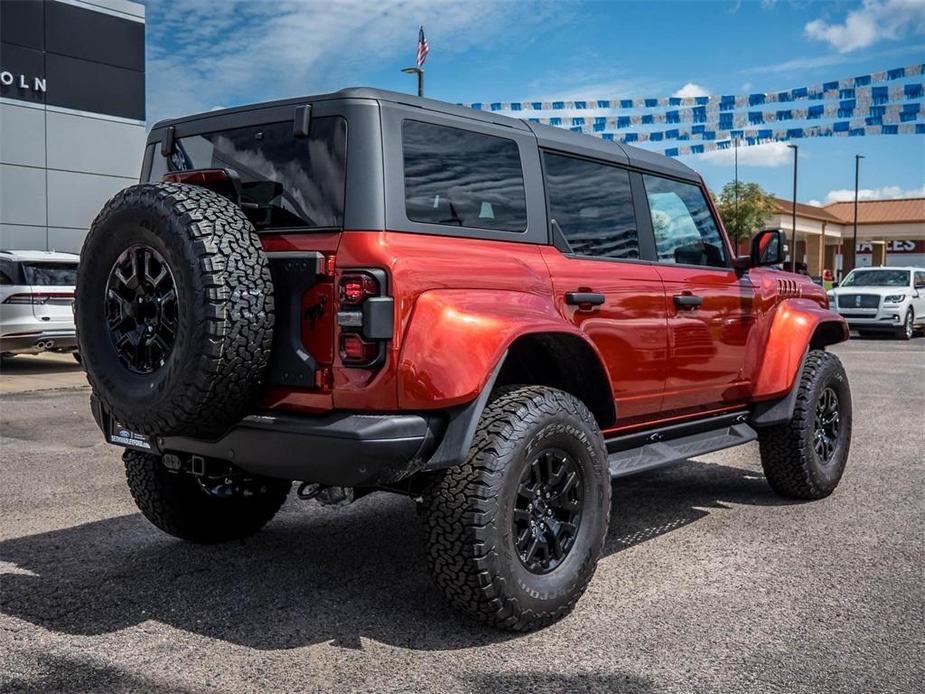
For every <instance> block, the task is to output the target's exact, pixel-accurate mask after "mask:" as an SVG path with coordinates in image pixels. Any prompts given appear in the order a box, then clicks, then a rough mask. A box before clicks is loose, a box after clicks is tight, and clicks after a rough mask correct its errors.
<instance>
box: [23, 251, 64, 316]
mask: <svg viewBox="0 0 925 694" xmlns="http://www.w3.org/2000/svg"><path fill="white" fill-rule="evenodd" d="M22 270H23V273H24V274H25V279H26V283H27V284H28V285H29V286H30V288H31V291H32V312H33V314H34V315H35V317H36V318H38V319H39V320H41V321H43V322H48V323H50V324H53V325H55V326H62V325H73V323H74V310H73V305H74V285H75V284H76V282H77V263H72V262H52V261H41V262H35V261H29V262H24V263H23V264H22Z"/></svg>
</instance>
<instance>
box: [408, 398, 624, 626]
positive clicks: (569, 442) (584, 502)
mask: <svg viewBox="0 0 925 694" xmlns="http://www.w3.org/2000/svg"><path fill="white" fill-rule="evenodd" d="M609 517H610V473H609V470H608V467H607V453H606V451H605V449H604V441H603V438H602V436H601V433H600V430H599V429H598V426H597V422H596V421H595V419H594V416H593V415H592V414H591V413H590V412H589V411H588V409H587V407H585V405H584V404H583V403H582V402H581V401H579V400H578V399H576V398H575V397H573V396H571V395H569V394H568V393H564V392H562V391H559V390H554V389H551V388H543V387H537V386H517V387H506V388H501V389H499V390H498V391H497V392H496V393H494V394H493V395H492V399H491V400H490V401H489V403H488V405H487V406H486V408H485V411H484V413H483V414H482V417H481V420H480V422H479V429H478V432H477V433H476V437H475V440H474V441H473V443H472V448H471V449H470V452H469V458H468V460H467V461H466V462H465V463H464V464H463V465H460V466H458V467H455V468H451V469H449V470H446V471H445V472H443V473H442V474H441V475H440V477H439V478H438V479H437V480H436V481H435V483H434V484H433V485H432V487H431V489H430V490H429V492H428V493H427V494H426V496H425V500H424V521H425V528H426V531H427V539H428V559H429V563H430V568H431V572H432V574H433V577H434V581H435V582H436V584H437V586H438V587H439V588H440V589H441V590H442V591H443V593H444V595H445V596H446V598H447V599H448V600H449V602H450V603H451V604H452V605H453V606H454V607H456V608H457V609H459V610H461V611H463V612H465V613H466V614H469V615H471V616H474V617H476V618H478V619H480V620H482V621H484V622H487V623H489V624H491V625H493V626H496V627H499V628H503V629H508V630H512V631H526V630H529V629H534V628H538V627H542V626H545V625H547V624H551V623H552V622H555V621H556V620H558V619H560V618H562V617H563V616H565V615H566V614H568V613H569V612H570V611H571V610H572V608H573V607H574V606H575V603H576V602H577V601H578V599H579V598H580V597H581V595H582V594H583V593H584V591H585V589H586V588H587V586H588V583H589V582H590V580H591V577H592V576H593V575H594V571H595V568H596V567H597V561H598V558H599V557H600V554H601V551H602V548H603V543H604V536H605V535H606V533H607V523H608V520H609Z"/></svg>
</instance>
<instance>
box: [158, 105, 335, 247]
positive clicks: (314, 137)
mask: <svg viewBox="0 0 925 694" xmlns="http://www.w3.org/2000/svg"><path fill="white" fill-rule="evenodd" d="M346 165H347V122H346V121H345V120H344V119H343V118H340V117H337V116H327V117H324V118H314V119H312V122H311V133H310V135H309V136H308V137H294V136H293V134H292V121H287V122H284V123H267V124H264V125H258V126H253V127H246V128H236V129H233V130H221V131H218V132H214V133H204V134H202V135H192V136H189V137H182V138H180V139H178V140H177V142H176V148H175V152H174V153H173V155H171V156H170V157H169V158H166V159H165V158H164V157H163V156H160V153H159V151H158V155H157V156H155V157H154V161H153V162H152V166H151V173H150V175H149V176H148V180H150V181H159V180H160V179H161V178H162V177H163V175H164V174H165V173H167V172H168V171H189V170H191V169H229V170H231V171H233V172H234V173H236V174H237V176H238V177H239V178H240V181H241V208H242V209H243V210H244V213H245V214H246V215H247V216H248V218H249V219H250V220H251V223H252V224H253V225H254V227H255V228H256V229H257V230H258V231H261V230H264V229H283V228H291V227H298V228H331V227H333V228H340V227H342V226H343V223H344V186H345V181H346Z"/></svg>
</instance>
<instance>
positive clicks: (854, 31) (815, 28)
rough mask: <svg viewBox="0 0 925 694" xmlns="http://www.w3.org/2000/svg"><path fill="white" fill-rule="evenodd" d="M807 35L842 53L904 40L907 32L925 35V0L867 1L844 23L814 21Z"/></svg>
mask: <svg viewBox="0 0 925 694" xmlns="http://www.w3.org/2000/svg"><path fill="white" fill-rule="evenodd" d="M804 31H805V32H806V35H807V36H808V37H809V38H811V39H816V40H817V41H825V42H826V43H828V44H829V45H831V46H832V48H834V49H835V50H836V51H838V52H839V53H850V52H851V51H855V50H857V49H859V48H867V47H868V46H872V45H873V44H875V43H877V42H878V41H881V40H895V39H899V38H902V37H903V36H905V35H906V34H907V32H909V33H912V34H920V33H923V32H925V0H864V2H863V3H862V4H861V6H860V7H859V8H857V9H855V10H852V11H851V12H849V13H848V14H847V15H846V16H845V19H844V21H843V22H841V23H838V22H835V23H829V22H828V21H826V20H825V19H823V18H819V19H814V20H813V21H811V22H808V23H807V24H806V26H805V27H804Z"/></svg>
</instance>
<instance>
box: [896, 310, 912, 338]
mask: <svg viewBox="0 0 925 694" xmlns="http://www.w3.org/2000/svg"><path fill="white" fill-rule="evenodd" d="M914 334H915V313H913V311H912V309H911V308H910V309H909V310H908V311H906V317H905V319H903V327H901V328H900V329H899V330H897V331H896V337H898V338H899V339H900V340H911V339H912V336H913V335H914Z"/></svg>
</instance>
